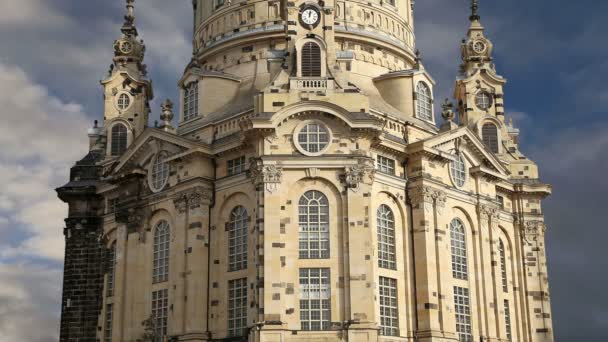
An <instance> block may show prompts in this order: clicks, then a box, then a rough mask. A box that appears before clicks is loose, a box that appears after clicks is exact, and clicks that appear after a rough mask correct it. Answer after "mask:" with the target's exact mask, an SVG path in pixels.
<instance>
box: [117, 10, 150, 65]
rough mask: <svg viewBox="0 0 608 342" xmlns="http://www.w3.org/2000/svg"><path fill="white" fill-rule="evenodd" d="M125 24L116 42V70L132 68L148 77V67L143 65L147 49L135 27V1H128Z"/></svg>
mask: <svg viewBox="0 0 608 342" xmlns="http://www.w3.org/2000/svg"><path fill="white" fill-rule="evenodd" d="M126 10H127V11H126V14H125V16H124V19H125V22H124V24H123V25H122V28H121V29H120V31H121V32H122V37H121V38H119V39H117V40H116V41H115V42H114V65H115V66H116V67H117V68H114V70H115V71H119V70H117V69H120V68H132V69H134V70H136V71H137V72H139V73H141V75H142V76H144V77H145V76H146V66H145V65H144V64H143V61H144V54H145V52H146V47H145V45H144V42H143V40H141V39H139V35H138V32H137V28H136V27H135V0H126Z"/></svg>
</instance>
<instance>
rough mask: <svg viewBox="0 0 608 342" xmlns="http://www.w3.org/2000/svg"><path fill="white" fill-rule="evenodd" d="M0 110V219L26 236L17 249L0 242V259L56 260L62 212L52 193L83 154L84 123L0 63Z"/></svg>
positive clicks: (78, 112) (77, 112)
mask: <svg viewBox="0 0 608 342" xmlns="http://www.w3.org/2000/svg"><path fill="white" fill-rule="evenodd" d="M0 108H2V109H3V112H4V113H7V115H4V116H3V117H2V121H3V122H2V125H0V145H1V146H3V148H2V149H1V150H0V188H2V195H1V196H0V208H2V209H4V211H3V212H4V214H0V215H4V217H2V218H3V220H4V221H8V220H9V219H10V220H11V221H12V222H14V223H16V224H17V225H18V228H19V229H18V231H19V233H21V234H23V235H26V236H27V238H26V239H25V240H22V241H19V242H18V244H17V245H14V244H12V245H8V243H7V242H3V243H1V242H0V245H2V255H3V256H5V257H6V256H37V257H42V258H50V259H53V260H61V259H62V258H63V238H62V228H63V226H64V224H63V219H64V217H65V215H66V214H67V211H66V206H65V205H64V204H62V203H61V202H60V201H59V199H57V196H56V194H55V191H54V190H53V189H54V188H55V187H57V186H60V185H62V183H63V182H66V181H67V178H68V174H69V167H70V166H71V165H72V164H73V163H74V161H76V160H78V159H79V158H80V157H82V156H84V154H85V153H86V149H87V136H86V129H87V127H88V126H89V125H90V123H89V122H88V120H87V118H86V115H85V114H84V113H83V110H82V107H81V106H80V105H78V104H74V103H65V102H63V101H61V100H60V99H58V98H56V97H54V96H52V95H50V94H49V92H48V90H47V89H46V88H45V87H44V86H41V85H39V84H36V83H35V82H33V81H32V80H31V79H30V78H29V77H28V75H27V74H26V73H25V72H24V71H23V70H21V69H20V68H18V67H15V66H9V65H6V64H4V63H1V62H0ZM9 209H12V210H9ZM9 213H10V214H9ZM9 215H10V217H8V216H9ZM11 233H12V234H14V232H12V231H7V230H5V231H3V232H2V235H4V238H2V236H0V241H14V239H11V238H8V237H7V236H6V235H7V234H11Z"/></svg>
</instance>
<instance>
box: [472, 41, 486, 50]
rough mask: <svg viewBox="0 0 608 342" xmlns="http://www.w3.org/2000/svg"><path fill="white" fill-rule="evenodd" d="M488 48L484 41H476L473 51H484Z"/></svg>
mask: <svg viewBox="0 0 608 342" xmlns="http://www.w3.org/2000/svg"><path fill="white" fill-rule="evenodd" d="M485 50H486V44H484V43H483V42H479V41H477V42H475V43H473V51H475V52H477V53H482V52H484V51H485Z"/></svg>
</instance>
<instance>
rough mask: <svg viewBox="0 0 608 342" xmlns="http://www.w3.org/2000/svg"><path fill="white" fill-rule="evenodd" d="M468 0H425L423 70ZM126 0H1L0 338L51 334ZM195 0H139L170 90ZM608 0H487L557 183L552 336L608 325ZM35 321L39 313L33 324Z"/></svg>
mask: <svg viewBox="0 0 608 342" xmlns="http://www.w3.org/2000/svg"><path fill="white" fill-rule="evenodd" d="M467 7H468V0H418V1H417V2H416V34H417V39H418V47H419V48H420V49H421V51H422V53H423V56H424V62H425V64H426V67H427V70H429V71H430V72H431V74H432V75H433V76H434V77H435V78H436V80H437V81H438V82H439V85H438V89H437V91H436V95H438V96H440V97H442V98H443V97H447V96H449V94H450V93H451V92H450V91H451V89H452V86H453V82H454V78H455V76H456V72H457V70H458V64H459V43H460V40H461V39H462V38H463V36H464V34H465V32H466V29H467V17H468V14H467V12H468V9H467ZM122 8H123V1H122V0H106V1H76V0H0V46H2V48H1V49H0V120H1V122H0V146H1V148H0V189H1V190H0V341H34V342H38V341H40V342H43V341H44V342H46V341H49V342H50V341H56V340H57V336H58V332H57V325H58V320H59V315H58V314H59V305H60V304H59V303H60V291H61V269H62V257H63V236H62V227H63V222H62V219H63V217H64V216H65V215H66V207H65V206H64V205H62V204H61V203H60V201H59V200H57V199H56V195H55V193H54V191H53V189H54V188H55V187H57V186H60V185H62V184H63V183H64V182H65V181H66V180H67V175H68V168H69V166H70V165H71V164H72V163H73V162H74V161H75V160H77V159H79V158H80V157H82V156H83V155H84V153H85V152H86V147H87V138H86V129H87V127H89V126H90V125H91V122H92V121H93V120H94V119H100V118H101V115H102V107H101V104H102V102H101V101H102V98H101V95H102V92H101V87H100V85H99V82H98V81H99V80H100V79H101V78H103V76H104V75H105V74H106V72H107V70H108V66H109V64H110V63H111V59H112V41H113V40H114V39H115V38H117V37H118V36H119V27H120V25H121V23H122V15H123V9H122ZM190 12H191V4H190V1H189V0H178V1H175V0H172V1H166V0H139V1H138V7H137V21H138V26H139V29H140V33H141V34H142V36H143V38H144V39H145V41H146V44H147V48H148V52H147V56H146V58H147V64H148V66H149V70H150V72H151V77H152V78H153V80H154V82H155V93H156V95H157V98H156V101H155V103H154V104H153V108H154V110H155V112H154V114H153V117H154V118H157V117H158V114H159V111H158V110H157V109H158V106H159V103H160V101H162V99H164V98H167V97H170V98H172V99H173V100H177V98H176V95H177V90H176V82H177V80H178V79H179V77H180V73H181V72H182V70H183V68H184V66H185V65H186V63H187V62H188V60H189V57H190V54H191V49H190V37H191V33H190V25H191V13H190ZM607 13H608V2H606V1H599V0H576V1H572V0H535V1H529V0H510V1H496V0H485V1H484V0H482V1H481V14H482V22H483V24H484V25H485V26H486V29H487V32H488V35H489V37H490V38H491V39H492V40H493V42H494V44H495V47H496V49H495V57H496V63H497V67H498V71H499V73H500V74H501V75H503V76H505V77H506V78H507V79H508V80H509V84H508V86H507V88H506V97H505V103H506V110H507V113H508V114H507V115H508V116H511V117H513V118H514V119H515V123H516V125H518V126H519V127H520V128H521V130H522V141H523V142H522V145H523V149H524V151H526V152H527V153H528V154H529V155H530V156H532V157H533V158H534V159H535V160H536V161H537V162H538V163H539V164H540V166H541V170H542V177H543V179H544V180H545V181H547V182H549V183H552V184H553V185H554V189H555V191H554V195H553V196H552V197H551V198H550V199H549V200H547V201H546V203H545V214H546V216H547V222H548V227H549V229H548V231H547V246H548V253H549V272H550V273H549V274H550V281H551V294H552V305H553V318H554V325H555V330H556V337H557V338H556V340H557V341H583V340H584V341H588V342H595V341H598V342H600V341H602V342H603V341H606V340H607V339H608V332H607V331H606V327H607V326H608V295H606V293H605V290H604V289H605V284H606V282H607V281H608V274H607V273H606V270H607V269H608V258H607V257H606V254H605V253H603V252H604V251H605V250H606V248H605V244H606V241H608V227H607V226H606V222H608V210H606V208H604V206H605V205H606V204H607V201H606V196H604V195H603V194H604V193H607V192H608V181H607V180H606V178H605V174H606V173H607V172H608V161H607V160H608V158H607V157H608V134H606V132H607V131H608V117H607V116H608V83H607V82H605V81H604V80H603V79H604V78H605V77H606V75H608V45H607V44H605V36H606V34H608V29H607V28H606V26H605V22H606V20H608V15H607ZM32 327H36V329H31V328H32Z"/></svg>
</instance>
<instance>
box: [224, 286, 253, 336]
mask: <svg viewBox="0 0 608 342" xmlns="http://www.w3.org/2000/svg"><path fill="white" fill-rule="evenodd" d="M247 308H248V303H247V278H238V279H232V280H229V281H228V308H227V309H228V322H227V323H228V336H230V337H236V336H244V335H245V334H246V333H247Z"/></svg>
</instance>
